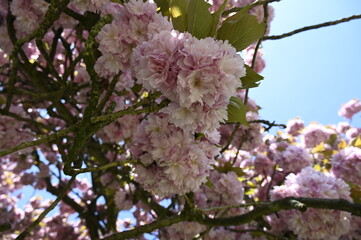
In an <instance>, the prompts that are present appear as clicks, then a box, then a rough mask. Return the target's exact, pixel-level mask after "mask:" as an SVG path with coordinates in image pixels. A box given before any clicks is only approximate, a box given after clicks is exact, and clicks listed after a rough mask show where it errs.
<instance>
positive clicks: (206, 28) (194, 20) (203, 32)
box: [187, 0, 213, 39]
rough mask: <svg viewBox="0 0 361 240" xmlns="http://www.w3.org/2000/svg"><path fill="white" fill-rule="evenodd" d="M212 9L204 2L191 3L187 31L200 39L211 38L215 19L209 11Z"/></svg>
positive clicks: (192, 1)
mask: <svg viewBox="0 0 361 240" xmlns="http://www.w3.org/2000/svg"><path fill="white" fill-rule="evenodd" d="M210 7H211V5H210V4H209V3H206V2H205V1H204V0H191V1H190V2H189V5H188V29H187V30H188V32H189V33H191V34H192V35H193V36H195V37H196V38H198V39H200V38H205V37H209V36H211V31H212V26H213V17H212V15H211V13H210V12H209V10H208V9H209V8H210Z"/></svg>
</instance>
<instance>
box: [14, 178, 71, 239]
mask: <svg viewBox="0 0 361 240" xmlns="http://www.w3.org/2000/svg"><path fill="white" fill-rule="evenodd" d="M74 180H75V176H73V177H72V178H71V179H70V180H69V182H68V184H67V185H66V186H65V188H64V189H63V191H62V192H61V194H59V196H58V197H57V198H56V199H55V201H54V202H52V203H51V204H50V206H49V207H47V208H46V209H45V210H44V211H43V212H42V213H41V214H40V215H39V217H38V218H37V219H36V220H35V221H34V222H32V223H31V224H30V225H29V226H28V227H27V228H25V230H24V231H22V233H20V235H19V236H18V237H17V238H16V240H22V239H25V237H26V235H28V234H29V233H30V231H31V230H33V229H34V228H35V227H36V226H37V225H38V224H39V223H40V222H41V220H43V219H44V218H45V216H46V215H47V214H48V213H49V212H50V211H51V210H53V209H54V208H55V206H56V205H58V203H59V202H60V200H61V199H62V198H63V197H64V196H65V195H66V193H67V191H68V189H69V188H70V186H71V184H73V182H74Z"/></svg>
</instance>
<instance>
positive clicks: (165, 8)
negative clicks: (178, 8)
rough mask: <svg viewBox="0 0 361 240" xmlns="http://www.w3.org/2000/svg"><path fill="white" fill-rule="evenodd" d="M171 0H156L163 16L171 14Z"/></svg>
mask: <svg viewBox="0 0 361 240" xmlns="http://www.w3.org/2000/svg"><path fill="white" fill-rule="evenodd" d="M169 1H170V0H154V2H155V3H156V4H157V6H158V7H159V10H160V12H161V13H162V15H163V16H170V12H169Z"/></svg>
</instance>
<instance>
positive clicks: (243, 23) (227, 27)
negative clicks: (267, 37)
mask: <svg viewBox="0 0 361 240" xmlns="http://www.w3.org/2000/svg"><path fill="white" fill-rule="evenodd" d="M265 29H266V24H265V23H263V22H262V23H258V22H257V18H256V17H255V16H252V15H250V14H248V13H246V9H244V10H241V11H239V12H238V13H237V14H235V15H233V16H232V17H230V18H228V19H227V20H225V21H224V22H223V24H222V26H221V27H220V28H219V29H218V34H217V39H220V40H228V41H229V43H230V44H231V45H232V46H233V47H235V48H236V49H237V51H241V50H243V49H245V48H246V47H248V46H249V45H251V44H252V43H253V42H255V41H256V40H258V39H259V38H261V37H262V36H263V35H264V33H265Z"/></svg>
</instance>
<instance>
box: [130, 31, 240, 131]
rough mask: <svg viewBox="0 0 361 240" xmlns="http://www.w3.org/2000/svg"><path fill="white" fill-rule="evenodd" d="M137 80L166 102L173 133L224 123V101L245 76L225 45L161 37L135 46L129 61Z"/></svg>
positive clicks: (166, 33) (168, 35)
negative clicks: (174, 129) (160, 95)
mask: <svg viewBox="0 0 361 240" xmlns="http://www.w3.org/2000/svg"><path fill="white" fill-rule="evenodd" d="M133 66H134V71H135V72H136V78H137V80H138V81H139V82H140V83H142V84H143V86H144V87H145V88H147V89H148V90H160V91H161V93H162V94H163V95H164V96H166V97H167V98H169V99H170V100H171V101H172V102H171V103H170V104H169V106H168V107H167V108H165V110H163V112H165V113H167V114H169V121H170V122H171V123H174V124H175V125H176V126H177V127H179V128H182V129H184V130H187V131H191V132H206V131H214V130H216V129H217V128H218V127H219V123H220V122H224V121H225V120H227V111H226V107H227V105H228V102H229V98H230V97H231V96H233V95H235V93H236V89H237V88H238V87H240V86H241V83H240V81H239V79H240V78H241V77H242V76H244V75H245V70H244V67H243V66H244V62H243V59H242V58H241V57H240V56H239V55H237V53H236V50H235V49H234V48H233V47H232V46H231V45H229V44H228V43H227V42H223V41H217V40H215V39H213V38H210V37H208V38H205V39H197V38H195V37H192V36H191V35H190V34H187V33H184V34H183V33H179V32H177V31H169V30H168V31H162V32H160V33H158V34H155V35H154V36H153V38H152V39H150V40H149V41H147V42H143V43H142V44H141V45H139V46H138V47H137V48H136V50H135V52H134V58H133Z"/></svg>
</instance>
